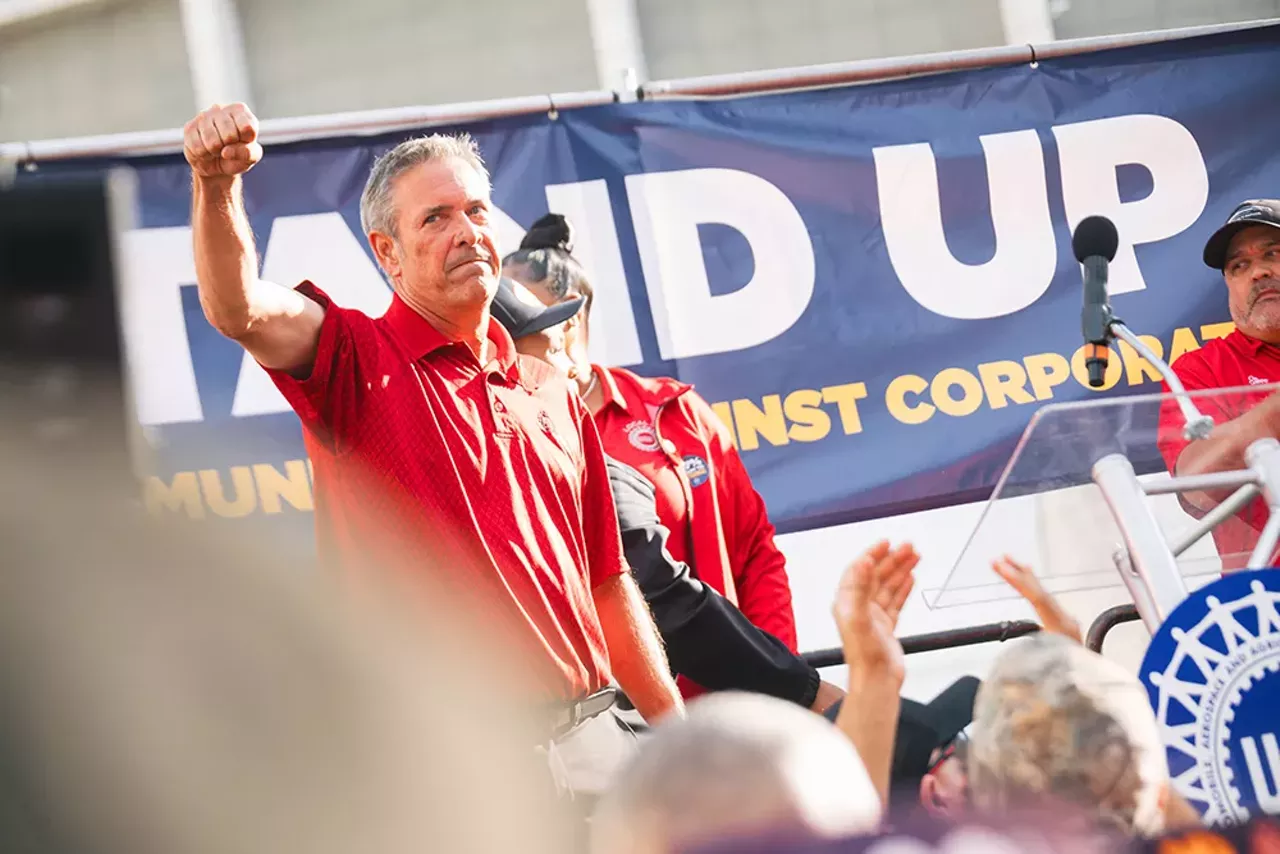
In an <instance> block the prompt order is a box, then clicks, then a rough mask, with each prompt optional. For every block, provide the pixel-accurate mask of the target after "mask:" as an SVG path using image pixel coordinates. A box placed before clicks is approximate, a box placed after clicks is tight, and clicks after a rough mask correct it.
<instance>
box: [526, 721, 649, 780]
mask: <svg viewBox="0 0 1280 854" xmlns="http://www.w3.org/2000/svg"><path fill="white" fill-rule="evenodd" d="M538 750H539V751H540V752H541V753H542V754H544V755H545V756H546V760H547V765H548V767H549V768H550V770H551V777H552V779H553V780H554V781H555V784H556V788H557V789H558V790H559V791H560V793H561V795H563V796H564V797H567V798H572V799H573V800H581V801H585V802H587V803H591V802H594V800H595V799H596V798H598V797H599V796H600V795H601V794H603V793H604V792H605V790H606V789H608V788H609V785H610V784H611V783H612V782H613V778H614V777H615V776H616V775H617V774H618V772H619V771H620V770H621V769H622V766H623V765H625V764H626V762H627V760H629V759H630V758H631V757H632V756H633V755H635V752H636V750H637V740H636V735H635V733H634V732H632V730H631V728H630V726H629V725H628V724H626V723H625V722H624V721H623V720H622V719H621V718H620V717H619V716H618V712H617V711H616V710H612V709H611V710H609V711H607V712H603V713H601V714H599V715H596V716H595V717H594V718H592V719H591V720H589V721H586V722H585V723H582V724H579V725H578V727H577V729H575V730H573V731H571V732H570V733H569V734H568V735H565V736H562V737H561V738H560V739H559V740H557V741H555V742H553V743H551V744H550V745H549V746H547V747H539V748H538Z"/></svg>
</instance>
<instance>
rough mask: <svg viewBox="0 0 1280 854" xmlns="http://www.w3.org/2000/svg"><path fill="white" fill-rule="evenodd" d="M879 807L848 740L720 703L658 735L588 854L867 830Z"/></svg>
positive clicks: (598, 826)
mask: <svg viewBox="0 0 1280 854" xmlns="http://www.w3.org/2000/svg"><path fill="white" fill-rule="evenodd" d="M879 820H880V799H879V797H878V796H877V795H876V791H875V788H874V787H873V786H872V783H871V779H870V778H869V777H868V776H867V771H866V768H865V767H864V766H863V764H862V760H861V759H860V758H859V757H858V753H857V751H856V750H855V749H854V748H853V745H852V744H851V743H850V742H849V740H848V739H847V738H845V737H844V736H843V735H841V734H840V732H839V731H838V730H836V729H835V727H833V726H831V725H830V724H829V723H827V722H826V721H825V720H823V719H822V718H821V717H819V716H817V715H814V714H812V713H811V712H808V711H806V710H804V709H801V708H800V707H798V706H796V705H794V704H791V703H787V702H785V701H783V700H779V699H776V698H773V697H766V696H763V695H755V694H742V693H734V692H724V693H718V694H714V695H710V696H706V697H703V698H700V699H698V700H695V701H694V702H692V703H690V704H689V707H688V717H686V718H684V719H682V720H673V721H670V722H668V723H665V724H662V725H660V726H658V727H657V728H656V729H655V730H654V733H653V737H652V738H651V739H650V740H649V741H648V742H647V743H646V744H645V746H644V750H642V751H641V752H640V754H639V755H638V756H637V757H636V758H635V759H634V760H632V762H631V764H630V765H629V766H628V767H627V768H626V769H625V770H624V771H623V773H622V774H621V775H620V777H619V779H618V781H617V783H616V784H615V786H614V788H613V790H612V791H611V792H609V793H608V794H607V795H606V796H605V798H604V799H603V800H602V801H601V803H600V806H599V808H598V809H597V811H596V814H595V817H594V819H593V821H592V834H591V836H592V840H591V842H592V846H591V847H592V851H593V854H666V852H675V851H681V850H684V849H685V848H687V847H690V846H696V845H699V844H702V843H706V842H710V841H713V840H716V839H723V838H727V837H735V836H746V835H750V834H753V833H771V832H779V833H795V834H798V835H811V836H819V837H828V836H836V835H842V834H848V833H856V832H859V831H864V830H868V829H871V828H874V827H875V826H876V825H877V824H878V823H879Z"/></svg>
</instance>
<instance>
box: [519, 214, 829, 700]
mask: <svg viewBox="0 0 1280 854" xmlns="http://www.w3.org/2000/svg"><path fill="white" fill-rule="evenodd" d="M572 250H573V235H572V231H571V228H570V225H569V222H568V221H567V220H566V219H565V218H564V217H563V216H560V215H558V214H549V215H547V216H545V217H543V218H542V219H540V220H538V221H537V222H536V223H534V224H533V227H532V228H530V229H529V232H528V233H527V234H526V235H525V238H524V240H523V241H522V242H521V244H520V250H519V251H517V252H515V253H512V254H511V255H508V256H507V257H506V258H505V259H504V261H503V264H504V268H505V270H506V273H507V275H509V276H511V277H512V278H514V279H516V280H517V281H518V282H520V283H521V284H523V285H525V286H526V287H528V288H529V289H530V290H531V291H533V293H534V294H536V295H537V296H538V298H539V299H541V300H542V301H543V302H544V303H546V304H548V305H554V304H557V303H560V302H564V301H566V300H572V299H578V298H582V299H584V300H585V301H586V304H585V309H586V310H585V311H584V312H583V313H582V315H580V316H579V317H578V318H577V319H575V320H574V321H571V322H570V323H569V324H568V327H567V329H566V335H565V342H564V358H563V359H562V360H561V361H562V363H563V365H564V369H565V371H566V373H567V375H568V378H569V379H570V380H572V381H574V382H576V383H577V386H578V389H579V391H580V392H581V393H582V397H583V400H585V401H586V405H587V407H588V409H590V410H591V414H592V415H593V416H594V418H595V423H596V426H597V427H598V428H599V430H600V439H601V441H602V442H603V444H604V450H605V453H606V454H608V455H609V456H611V457H613V458H614V459H617V460H619V461H621V462H623V463H626V464H627V465H629V466H631V467H633V468H635V469H636V470H637V471H639V472H640V473H641V474H642V475H644V476H645V478H646V479H648V480H649V481H650V482H651V483H653V485H654V487H655V492H656V496H657V499H658V518H659V521H661V522H662V524H663V526H664V527H665V528H666V529H667V530H668V531H670V532H671V538H670V540H669V542H668V548H670V550H671V554H672V555H673V556H674V557H675V558H676V560H678V561H681V562H682V563H685V564H687V565H688V566H689V567H690V568H691V569H692V570H693V573H694V575H696V576H697V577H698V578H699V579H700V580H701V581H702V582H703V583H705V584H709V585H710V586H711V587H712V588H713V589H714V590H716V592H718V593H721V594H723V595H724V596H726V597H727V598H728V599H729V601H730V602H733V603H734V604H736V605H737V606H738V607H739V608H740V609H741V610H742V613H743V614H745V615H746V616H747V619H749V620H751V622H752V623H754V624H755V625H756V626H759V627H760V628H762V629H764V630H765V631H767V632H769V633H770V634H772V635H773V636H774V637H776V638H778V639H779V640H781V641H782V642H783V643H785V644H786V645H787V647H788V648H789V649H790V650H791V651H793V652H795V651H796V625H795V615H794V613H793V612H792V608H791V587H790V583H789V581H788V579H787V569H786V558H785V557H783V555H782V552H781V551H779V549H778V547H777V546H776V545H775V543H774V528H773V525H772V524H771V523H770V522H769V516H768V513H767V512H766V510H765V505H764V500H763V499H762V498H761V497H760V495H759V494H758V493H757V492H756V490H755V488H754V487H753V486H752V485H751V478H750V476H749V475H748V474H747V470H746V467H745V466H744V465H743V463H742V459H741V458H740V457H739V456H738V452H737V450H736V449H735V448H734V445H733V439H732V436H731V435H730V433H729V430H728V428H727V427H725V425H724V423H723V422H721V420H720V419H719V417H717V416H716V414H715V413H714V412H713V411H712V409H711V407H710V406H709V405H708V404H707V402H706V401H705V400H703V399H702V397H701V396H699V395H698V393H697V392H695V391H694V390H693V387H692V386H689V385H687V384H685V383H682V382H680V381H678V380H675V379H671V378H669V377H641V376H637V375H636V374H634V373H632V372H630V371H627V370H625V369H622V368H605V367H603V366H602V365H593V364H591V362H590V359H589V358H588V355H587V344H588V339H589V336H590V326H589V317H590V311H591V305H592V301H593V299H594V296H595V294H594V291H593V289H592V286H591V283H590V281H589V280H588V278H587V275H586V272H585V271H584V270H583V268H582V266H581V265H580V264H579V263H578V261H577V260H576V259H575V258H574V257H573V255H572ZM681 690H682V691H683V692H684V693H685V694H686V696H693V695H695V694H697V693H699V688H698V687H697V686H695V685H693V684H691V683H689V682H688V681H682V682H681ZM838 696H839V695H838V692H836V691H834V690H832V689H831V688H830V687H823V689H822V698H821V699H822V705H823V706H824V707H825V706H827V705H830V704H831V703H832V702H834V701H835V700H836V699H837V698H838Z"/></svg>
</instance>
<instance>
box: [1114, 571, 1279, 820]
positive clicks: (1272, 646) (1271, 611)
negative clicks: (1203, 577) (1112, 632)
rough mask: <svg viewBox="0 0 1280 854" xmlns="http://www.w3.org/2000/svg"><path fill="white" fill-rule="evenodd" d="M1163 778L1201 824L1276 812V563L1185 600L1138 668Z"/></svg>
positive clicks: (1227, 579)
mask: <svg viewBox="0 0 1280 854" xmlns="http://www.w3.org/2000/svg"><path fill="white" fill-rule="evenodd" d="M1139 673H1140V675H1141V678H1142V681H1143V684H1145V685H1146V686H1147V692H1148V695H1149V696H1150V698H1151V705H1152V708H1153V709H1155V713H1156V719H1157V721H1158V723H1159V725H1160V731H1161V737H1162V739H1163V741H1164V743H1165V746H1166V755H1167V758H1168V761H1169V773H1170V775H1171V777H1172V779H1173V784H1174V786H1175V787H1176V788H1177V790H1178V791H1179V792H1181V793H1182V795H1183V796H1184V797H1186V798H1187V800H1189V801H1190V802H1191V803H1192V804H1193V805H1194V806H1196V807H1197V808H1198V809H1199V810H1200V812H1201V815H1203V816H1204V819H1205V822H1206V823H1207V824H1210V825H1213V824H1220V823H1223V822H1233V821H1243V820H1245V819H1248V818H1249V817H1250V816H1251V815H1256V814H1259V813H1271V814H1276V813H1280V743H1278V742H1277V738H1278V736H1280V570H1274V569H1263V570H1254V571H1245V572H1236V573H1232V574H1231V575H1228V576H1226V577H1224V578H1220V579H1218V580H1217V581H1214V582H1213V583H1211V584H1208V585H1206V586H1204V587H1202V588H1200V589H1199V590H1197V591H1196V592H1194V593H1192V594H1191V595H1190V596H1188V597H1187V598H1186V600H1184V601H1183V602H1182V604H1180V605H1179V606H1178V607H1177V608H1176V609H1174V612H1173V613H1172V614H1170V615H1169V618H1168V619H1167V620H1165V621H1164V624H1163V625H1161V626H1160V629H1159V631H1157V632H1156V634H1155V637H1153V638H1152V639H1151V646H1150V647H1148V649H1147V654H1146V656H1144V657H1143V660H1142V668H1141V669H1140V671H1139Z"/></svg>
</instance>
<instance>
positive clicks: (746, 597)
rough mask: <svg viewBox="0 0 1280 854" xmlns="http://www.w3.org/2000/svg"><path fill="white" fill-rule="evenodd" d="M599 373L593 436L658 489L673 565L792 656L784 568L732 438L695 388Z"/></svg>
mask: <svg viewBox="0 0 1280 854" xmlns="http://www.w3.org/2000/svg"><path fill="white" fill-rule="evenodd" d="M593 369H594V371H595V375H596V379H597V380H598V381H599V382H600V384H601V388H602V390H603V392H604V400H605V403H604V406H603V407H602V408H601V409H600V411H599V412H597V413H596V427H597V428H599V430H600V439H601V441H602V442H603V443H604V448H605V453H607V454H608V455H609V456H611V457H613V458H614V459H616V460H618V461H620V462H623V463H626V464H627V465H629V466H631V467H632V468H635V469H637V470H638V471H639V472H640V473H641V474H643V475H644V476H645V477H646V478H648V479H649V480H650V481H652V482H653V484H654V486H655V487H656V493H657V503H658V518H659V519H660V520H661V522H662V524H663V526H664V527H666V528H667V529H668V530H670V531H671V537H670V539H669V540H668V541H667V548H668V549H669V551H670V552H671V555H672V557H674V558H676V559H677V560H680V561H683V562H685V563H687V564H688V565H689V567H690V568H691V569H692V570H693V572H694V574H695V575H697V576H698V578H699V579H701V580H702V581H704V582H705V583H707V584H709V585H711V586H712V587H713V588H715V589H716V590H717V591H719V592H720V593H722V594H723V595H724V596H725V597H727V598H728V599H729V600H730V601H732V602H734V603H736V604H737V606H738V607H739V608H740V609H741V611H742V613H743V614H744V615H746V617H747V619H749V620H750V621H751V622H752V623H753V624H754V625H756V626H758V627H759V628H762V629H764V630H765V631H767V632H769V633H770V634H772V635H774V636H775V637H777V638H778V639H779V640H781V641H782V642H783V643H785V644H786V645H787V646H788V647H790V648H791V650H792V651H793V652H794V651H795V648H796V621H795V614H794V613H793V612H792V609H791V585H790V582H789V581H788V579H787V561H786V558H785V557H783V555H782V552H780V551H779V550H778V547H777V546H776V545H775V544H774V542H773V537H774V528H773V525H772V524H770V522H769V514H768V513H767V512H766V511H765V505H764V499H762V498H761V497H760V494H759V493H758V492H756V490H755V488H754V487H753V486H752V485H751V478H750V476H749V475H748V474H747V470H746V467H745V466H744V465H743V464H742V458H741V457H739V456H738V451H737V449H736V448H734V446H733V441H732V439H731V438H730V436H729V431H728V429H727V428H726V427H725V426H724V424H723V423H721V421H720V419H719V418H718V417H717V416H716V414H715V412H714V411H713V410H712V409H711V407H710V406H709V405H708V404H707V402H706V401H704V400H703V399H702V398H701V397H700V396H699V395H698V394H697V392H695V391H694V390H693V387H692V386H689V385H686V384H684V383H682V382H679V381H677V380H673V379H668V378H665V377H658V378H650V377H640V376H637V375H636V374H633V373H632V372H630V371H627V370H624V369H622V368H607V369H606V368H603V367H600V366H598V365H597V366H594V368H593ZM681 687H682V688H683V689H684V690H685V692H686V693H693V692H692V691H690V686H689V685H688V684H682V686H681Z"/></svg>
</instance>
